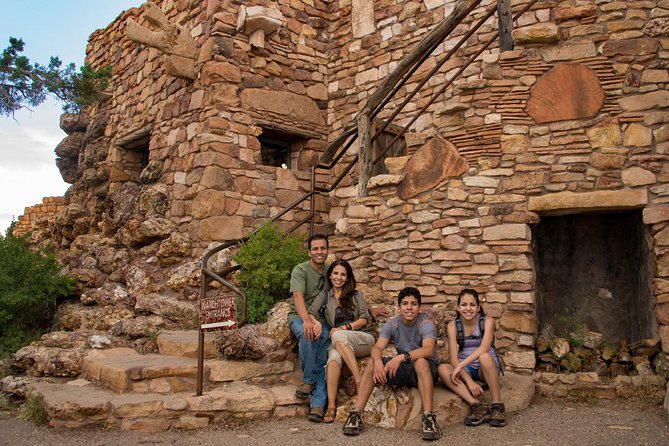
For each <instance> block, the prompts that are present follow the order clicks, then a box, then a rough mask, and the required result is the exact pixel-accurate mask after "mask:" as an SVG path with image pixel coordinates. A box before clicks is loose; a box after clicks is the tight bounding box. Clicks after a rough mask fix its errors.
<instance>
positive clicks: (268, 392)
mask: <svg viewBox="0 0 669 446" xmlns="http://www.w3.org/2000/svg"><path fill="white" fill-rule="evenodd" d="M156 341H157V344H158V346H159V352H160V353H159V354H145V355H141V354H139V353H137V352H136V351H135V350H133V349H130V348H122V347H120V348H110V349H103V350H91V351H90V352H89V353H88V354H87V355H86V356H85V358H84V360H83V367H82V373H81V375H80V377H78V378H77V379H74V380H69V381H68V380H65V379H55V378H48V379H43V380H39V381H35V382H33V384H31V387H32V389H31V391H32V392H33V393H34V394H37V395H41V396H42V398H43V400H44V405H45V408H46V410H47V413H48V415H49V424H50V425H51V426H60V427H69V428H76V427H81V426H85V425H90V424H96V425H101V424H102V425H106V426H112V427H118V428H120V429H126V430H141V431H159V430H166V429H170V428H177V429H197V428H202V427H206V426H208V425H209V424H210V423H215V422H216V421H218V420H221V419H226V418H246V419H255V418H266V417H271V416H272V417H296V416H306V414H307V411H308V404H307V403H306V402H304V401H301V400H298V399H296V398H295V389H296V385H297V384H298V383H299V381H300V375H299V371H298V370H299V367H298V366H297V358H296V355H295V353H294V352H290V351H287V350H285V349H281V348H278V349H275V350H274V351H273V352H271V354H268V355H266V357H264V358H262V359H261V360H257V361H233V360H225V359H218V356H219V354H218V351H217V349H216V346H215V344H214V343H213V342H211V340H208V341H206V343H205V344H206V345H205V357H206V360H205V369H204V392H203V395H202V396H196V395H195V387H196V374H197V359H196V356H197V332H196V331H189V332H163V333H161V334H160V335H159V336H158V338H157V339H156ZM502 382H503V389H502V390H503V398H504V402H505V403H506V407H507V410H508V411H515V410H520V409H523V408H527V407H528V406H529V405H530V402H531V399H532V396H533V394H534V382H533V379H532V376H530V375H519V374H513V373H507V375H506V376H505V377H504V379H503V381H502ZM353 401H354V398H353V397H351V396H346V395H343V392H340V396H339V400H338V402H339V411H338V420H339V421H343V420H344V419H345V417H346V414H347V413H348V411H349V410H350V408H351V406H352V404H353ZM434 406H435V410H436V411H437V413H438V417H439V422H440V423H441V424H443V425H448V424H452V423H461V422H462V419H463V418H464V416H465V415H466V413H467V410H468V407H467V406H466V405H465V404H464V403H463V402H462V401H461V400H460V399H459V398H458V397H457V396H456V395H454V394H453V393H452V392H450V391H448V390H446V389H445V388H444V387H443V385H441V384H439V385H437V387H436V388H435V392H434ZM420 409H421V406H420V396H419V394H418V390H417V389H405V388H398V389H390V388H377V389H376V390H375V392H374V394H373V395H372V398H371V399H370V402H369V403H368V405H367V411H368V412H369V416H368V417H367V418H368V420H369V422H370V423H372V424H376V425H379V426H385V427H396V428H406V429H419V428H420V413H421V410H420Z"/></svg>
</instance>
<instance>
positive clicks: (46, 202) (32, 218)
mask: <svg viewBox="0 0 669 446" xmlns="http://www.w3.org/2000/svg"><path fill="white" fill-rule="evenodd" d="M64 207H65V206H64V205H63V197H44V198H42V203H40V204H36V205H34V206H30V207H27V208H25V209H24V210H23V215H21V216H20V217H19V218H18V220H17V221H16V225H15V226H14V230H13V234H14V235H16V236H21V235H23V234H25V233H27V232H29V231H32V230H33V229H34V228H35V227H36V226H37V225H38V224H40V222H41V221H43V220H49V219H54V218H55V217H56V214H58V213H59V212H60V211H62V210H63V208H64Z"/></svg>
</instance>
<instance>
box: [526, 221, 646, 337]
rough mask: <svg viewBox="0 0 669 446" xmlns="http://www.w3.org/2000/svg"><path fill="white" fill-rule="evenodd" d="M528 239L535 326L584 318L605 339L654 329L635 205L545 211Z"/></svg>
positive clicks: (556, 327)
mask: <svg viewBox="0 0 669 446" xmlns="http://www.w3.org/2000/svg"><path fill="white" fill-rule="evenodd" d="M533 239H534V252H535V262H536V263H535V265H536V268H537V316H538V319H539V327H540V330H541V331H542V332H549V333H550V332H551V331H552V332H553V334H555V335H558V336H568V335H569V333H568V332H569V330H573V328H574V327H575V326H585V327H587V330H588V331H592V332H596V333H601V334H602V335H603V338H604V339H605V340H607V341H610V342H618V341H623V340H624V341H627V342H635V341H638V340H640V339H645V338H652V337H657V324H656V321H655V316H654V313H653V296H652V293H651V289H650V283H651V265H652V263H651V255H652V252H651V250H650V248H649V246H648V235H647V231H646V227H645V225H644V224H643V221H642V215H641V212H640V211H634V212H621V213H618V212H616V213H604V214H578V215H563V216H555V217H545V218H542V220H541V222H540V224H539V225H538V226H537V227H536V229H535V231H534V237H533Z"/></svg>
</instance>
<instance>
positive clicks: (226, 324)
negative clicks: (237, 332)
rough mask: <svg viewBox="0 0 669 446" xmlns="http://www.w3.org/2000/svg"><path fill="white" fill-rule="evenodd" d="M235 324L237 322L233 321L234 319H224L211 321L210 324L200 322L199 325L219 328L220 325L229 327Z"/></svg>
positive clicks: (204, 327)
mask: <svg viewBox="0 0 669 446" xmlns="http://www.w3.org/2000/svg"><path fill="white" fill-rule="evenodd" d="M236 324H237V322H235V321H224V322H213V323H211V324H202V326H201V327H202V328H203V329H206V328H221V327H223V328H228V327H231V326H233V325H236Z"/></svg>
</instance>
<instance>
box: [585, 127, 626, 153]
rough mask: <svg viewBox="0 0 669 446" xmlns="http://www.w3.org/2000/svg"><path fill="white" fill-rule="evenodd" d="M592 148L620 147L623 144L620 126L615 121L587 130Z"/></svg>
mask: <svg viewBox="0 0 669 446" xmlns="http://www.w3.org/2000/svg"><path fill="white" fill-rule="evenodd" d="M587 134H588V138H590V144H591V145H592V147H604V148H608V147H618V146H620V145H621V144H622V137H621V136H620V125H619V124H618V123H617V122H615V121H607V122H603V123H601V124H599V125H597V126H595V127H592V128H590V129H588V130H587Z"/></svg>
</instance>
